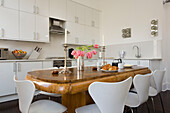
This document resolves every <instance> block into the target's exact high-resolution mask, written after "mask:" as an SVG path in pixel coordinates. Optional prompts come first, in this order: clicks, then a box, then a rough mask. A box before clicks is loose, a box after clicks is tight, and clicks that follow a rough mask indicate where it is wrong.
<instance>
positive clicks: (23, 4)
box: [20, 0, 49, 17]
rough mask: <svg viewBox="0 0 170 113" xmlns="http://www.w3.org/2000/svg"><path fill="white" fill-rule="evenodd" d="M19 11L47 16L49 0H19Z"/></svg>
mask: <svg viewBox="0 0 170 113" xmlns="http://www.w3.org/2000/svg"><path fill="white" fill-rule="evenodd" d="M20 11H24V12H27V13H34V14H39V15H42V16H47V17H48V16H49V0H20Z"/></svg>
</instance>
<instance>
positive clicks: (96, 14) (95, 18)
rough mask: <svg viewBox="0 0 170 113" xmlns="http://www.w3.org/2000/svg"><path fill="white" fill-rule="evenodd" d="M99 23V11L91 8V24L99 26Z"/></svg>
mask: <svg viewBox="0 0 170 113" xmlns="http://www.w3.org/2000/svg"><path fill="white" fill-rule="evenodd" d="M99 24H100V12H99V11H97V10H93V16H92V26H93V27H97V28H99Z"/></svg>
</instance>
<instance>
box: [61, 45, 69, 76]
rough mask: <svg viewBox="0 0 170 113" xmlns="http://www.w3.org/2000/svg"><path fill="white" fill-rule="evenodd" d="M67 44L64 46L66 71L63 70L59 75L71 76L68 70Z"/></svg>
mask: <svg viewBox="0 0 170 113" xmlns="http://www.w3.org/2000/svg"><path fill="white" fill-rule="evenodd" d="M67 47H68V46H67V44H64V51H65V61H64V69H62V70H61V71H60V72H59V74H70V73H71V71H69V70H68V68H67Z"/></svg>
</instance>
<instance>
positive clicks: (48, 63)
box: [42, 61, 53, 69]
mask: <svg viewBox="0 0 170 113" xmlns="http://www.w3.org/2000/svg"><path fill="white" fill-rule="evenodd" d="M42 66H43V67H42V68H43V69H47V68H52V67H53V61H43V65H42Z"/></svg>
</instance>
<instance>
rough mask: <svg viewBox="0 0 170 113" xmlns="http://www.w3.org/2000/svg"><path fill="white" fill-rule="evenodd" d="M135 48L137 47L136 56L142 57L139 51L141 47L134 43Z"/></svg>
mask: <svg viewBox="0 0 170 113" xmlns="http://www.w3.org/2000/svg"><path fill="white" fill-rule="evenodd" d="M135 48H136V49H137V54H135V57H136V58H140V57H141V54H140V52H139V47H138V46H137V45H134V46H133V49H135Z"/></svg>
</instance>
